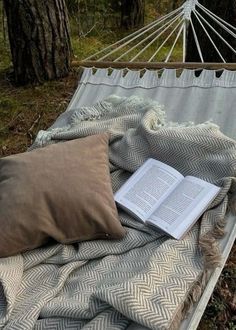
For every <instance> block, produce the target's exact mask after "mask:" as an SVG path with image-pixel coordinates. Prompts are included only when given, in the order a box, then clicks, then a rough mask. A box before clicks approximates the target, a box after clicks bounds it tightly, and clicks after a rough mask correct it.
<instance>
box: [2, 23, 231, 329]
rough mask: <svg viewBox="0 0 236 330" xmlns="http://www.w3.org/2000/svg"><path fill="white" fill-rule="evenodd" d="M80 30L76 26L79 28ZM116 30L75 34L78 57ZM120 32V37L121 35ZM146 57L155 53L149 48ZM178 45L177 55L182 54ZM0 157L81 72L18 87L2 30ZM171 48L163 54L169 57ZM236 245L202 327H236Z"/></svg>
mask: <svg viewBox="0 0 236 330" xmlns="http://www.w3.org/2000/svg"><path fill="white" fill-rule="evenodd" d="M75 30H76V29H74V31H75ZM114 36H115V34H114V32H112V31H107V32H106V33H104V34H97V35H93V36H87V37H85V38H80V39H78V37H77V36H76V34H75V33H74V34H73V36H72V46H73V50H74V55H75V57H76V58H77V59H82V58H85V57H87V56H89V55H90V54H94V53H95V52H96V51H98V50H100V49H102V48H104V47H105V46H106V45H108V44H110V43H111V42H112V41H113V40H114ZM120 36H121V35H120V33H119V37H120ZM149 52H150V53H146V54H145V56H147V57H148V56H149V55H150V54H152V53H153V49H150V50H149ZM180 52H181V49H180V47H178V48H177V51H176V52H175V53H174V58H179V57H180ZM0 54H1V56H0V95H1V97H0V156H7V155H10V154H14V153H18V152H24V151H26V149H27V147H28V146H29V145H30V144H31V143H32V141H33V140H34V138H35V136H36V134H37V133H38V131H39V130H40V129H47V128H48V127H49V126H50V125H51V124H52V123H53V122H54V121H55V119H56V118H57V117H58V115H59V114H60V113H62V112H63V111H65V109H66V108H67V105H68V102H69V101H70V99H71V97H72V95H73V93H74V91H75V88H76V86H77V72H76V71H73V72H71V73H70V75H69V76H68V77H67V78H64V79H60V80H57V81H53V82H48V83H45V84H44V85H43V86H26V87H18V88H15V87H14V86H12V84H11V82H10V81H9V79H8V77H9V70H10V71H11V61H10V51H9V47H8V44H7V42H6V41H4V40H3V35H2V33H1V31H0ZM166 54H167V49H165V48H164V50H163V52H162V53H160V58H165V56H166ZM235 315H236V245H234V247H233V249H232V251H231V254H230V258H229V259H228V261H227V263H226V265H225V268H224V270H223V272H222V275H221V277H220V279H219V281H218V284H217V286H216V288H215V291H214V294H213V295H212V297H211V299H210V302H209V304H208V307H207V309H206V311H205V313H204V316H203V318H202V320H201V323H200V325H199V330H211V329H212V330H216V329H220V330H221V329H222V330H223V329H224V330H236V317H235Z"/></svg>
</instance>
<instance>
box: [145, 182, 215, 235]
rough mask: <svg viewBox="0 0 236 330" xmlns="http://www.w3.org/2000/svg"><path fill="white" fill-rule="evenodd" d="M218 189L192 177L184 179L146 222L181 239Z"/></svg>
mask: <svg viewBox="0 0 236 330" xmlns="http://www.w3.org/2000/svg"><path fill="white" fill-rule="evenodd" d="M219 190H220V188H219V187H217V186H215V185H213V184H210V183H208V182H206V181H203V180H201V179H198V178H194V177H190V176H188V177H186V178H185V179H184V180H182V181H181V182H180V184H179V185H178V186H177V187H176V188H175V190H174V191H173V192H172V193H171V194H170V195H169V196H168V197H167V198H166V200H165V201H164V202H163V203H162V204H161V205H160V207H159V208H158V209H156V211H155V212H154V213H153V214H152V215H151V216H150V219H149V220H148V222H150V224H152V225H156V226H158V227H159V228H161V229H163V230H164V231H166V232H168V233H169V234H170V235H171V236H173V237H175V238H178V239H179V238H181V237H182V236H183V234H184V233H185V232H186V231H187V230H188V228H189V227H190V226H191V225H192V224H193V223H194V222H195V221H196V220H197V219H198V218H199V217H200V216H201V215H202V213H203V212H204V211H205V210H206V208H207V206H208V205H209V204H210V202H211V201H212V200H213V199H214V197H215V196H216V195H217V194H218V192H219Z"/></svg>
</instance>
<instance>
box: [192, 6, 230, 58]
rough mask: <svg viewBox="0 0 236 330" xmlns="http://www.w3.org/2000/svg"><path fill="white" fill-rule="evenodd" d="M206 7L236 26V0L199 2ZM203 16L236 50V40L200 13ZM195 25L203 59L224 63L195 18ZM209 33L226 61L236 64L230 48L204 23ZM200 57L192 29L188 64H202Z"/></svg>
mask: <svg viewBox="0 0 236 330" xmlns="http://www.w3.org/2000/svg"><path fill="white" fill-rule="evenodd" d="M199 2H200V3H201V4H202V5H203V6H204V7H206V8H207V9H209V10H210V11H212V12H213V13H214V14H216V15H217V16H219V17H220V18H223V19H224V20H225V21H226V22H228V23H230V24H231V25H233V26H236V0H215V1H209V0H201V1H199ZM200 13H201V15H202V16H203V17H204V18H205V19H206V20H207V21H208V22H209V23H211V25H212V26H213V27H214V28H216V30H217V31H218V32H219V33H220V34H221V35H222V37H224V38H225V40H226V41H227V42H228V43H229V44H230V45H231V46H232V47H233V48H234V49H236V40H235V38H233V37H232V36H230V35H229V34H228V33H226V32H225V31H224V30H223V29H222V28H219V27H218V25H217V24H216V23H214V21H213V20H211V19H210V20H209V18H207V16H206V15H205V14H204V13H202V11H200ZM192 18H193V23H194V26H195V30H196V34H197V36H198V40H199V43H200V47H201V50H202V54H203V58H204V61H205V62H222V59H221V58H220V56H219V55H218V54H217V51H216V50H215V49H214V47H213V45H212V44H211V42H210V40H209V38H208V37H207V35H206V33H205V32H204V30H203V29H202V27H201V26H200V24H199V22H198V21H197V19H196V18H195V17H194V16H193V17H192ZM204 26H205V27H206V29H207V31H208V32H209V34H210V36H211V37H212V40H213V41H214V42H215V44H216V45H217V47H218V49H219V51H220V52H221V54H222V56H223V57H224V59H225V60H226V62H236V55H235V54H234V53H233V52H232V50H230V48H229V47H228V46H227V45H226V44H225V43H224V42H223V41H222V40H221V39H220V38H219V37H217V36H216V35H215V34H214V33H212V32H211V30H210V29H209V28H208V27H207V25H206V24H205V23H204ZM200 61H201V60H200V56H199V54H198V50H197V47H196V44H195V41H194V37H193V33H192V29H191V27H190V28H189V31H188V47H187V56H186V62H200Z"/></svg>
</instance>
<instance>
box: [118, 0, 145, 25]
mask: <svg viewBox="0 0 236 330" xmlns="http://www.w3.org/2000/svg"><path fill="white" fill-rule="evenodd" d="M144 15H145V0H122V3H121V27H122V28H125V29H127V30H129V29H133V28H137V27H141V26H142V25H143V24H144Z"/></svg>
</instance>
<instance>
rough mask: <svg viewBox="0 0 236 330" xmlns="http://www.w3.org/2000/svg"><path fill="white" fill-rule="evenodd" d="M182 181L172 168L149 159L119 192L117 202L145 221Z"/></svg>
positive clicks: (116, 195)
mask: <svg viewBox="0 0 236 330" xmlns="http://www.w3.org/2000/svg"><path fill="white" fill-rule="evenodd" d="M181 180H183V176H182V174H180V173H179V172H178V171H176V170H175V169H173V168H172V167H170V166H168V165H166V164H164V163H162V162H159V161H157V160H155V159H149V160H147V161H146V162H145V163H144V164H143V165H142V166H141V167H140V168H139V169H138V171H136V172H135V173H134V174H133V175H132V176H131V177H130V179H129V180H127V181H126V183H125V184H124V185H123V186H122V187H121V189H120V190H118V191H117V193H116V194H115V201H116V202H117V203H118V204H119V205H121V206H123V208H124V209H126V210H130V211H131V212H132V214H135V215H136V216H137V217H139V218H140V219H141V220H142V221H145V219H147V218H148V217H149V216H150V214H151V213H152V212H153V211H154V210H155V209H156V207H157V206H158V205H159V204H161V202H162V201H163V200H164V199H165V198H166V196H167V195H168V194H169V193H170V192H171V191H172V190H173V189H174V188H175V187H176V185H177V184H178V183H179V182H180V181H181Z"/></svg>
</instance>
